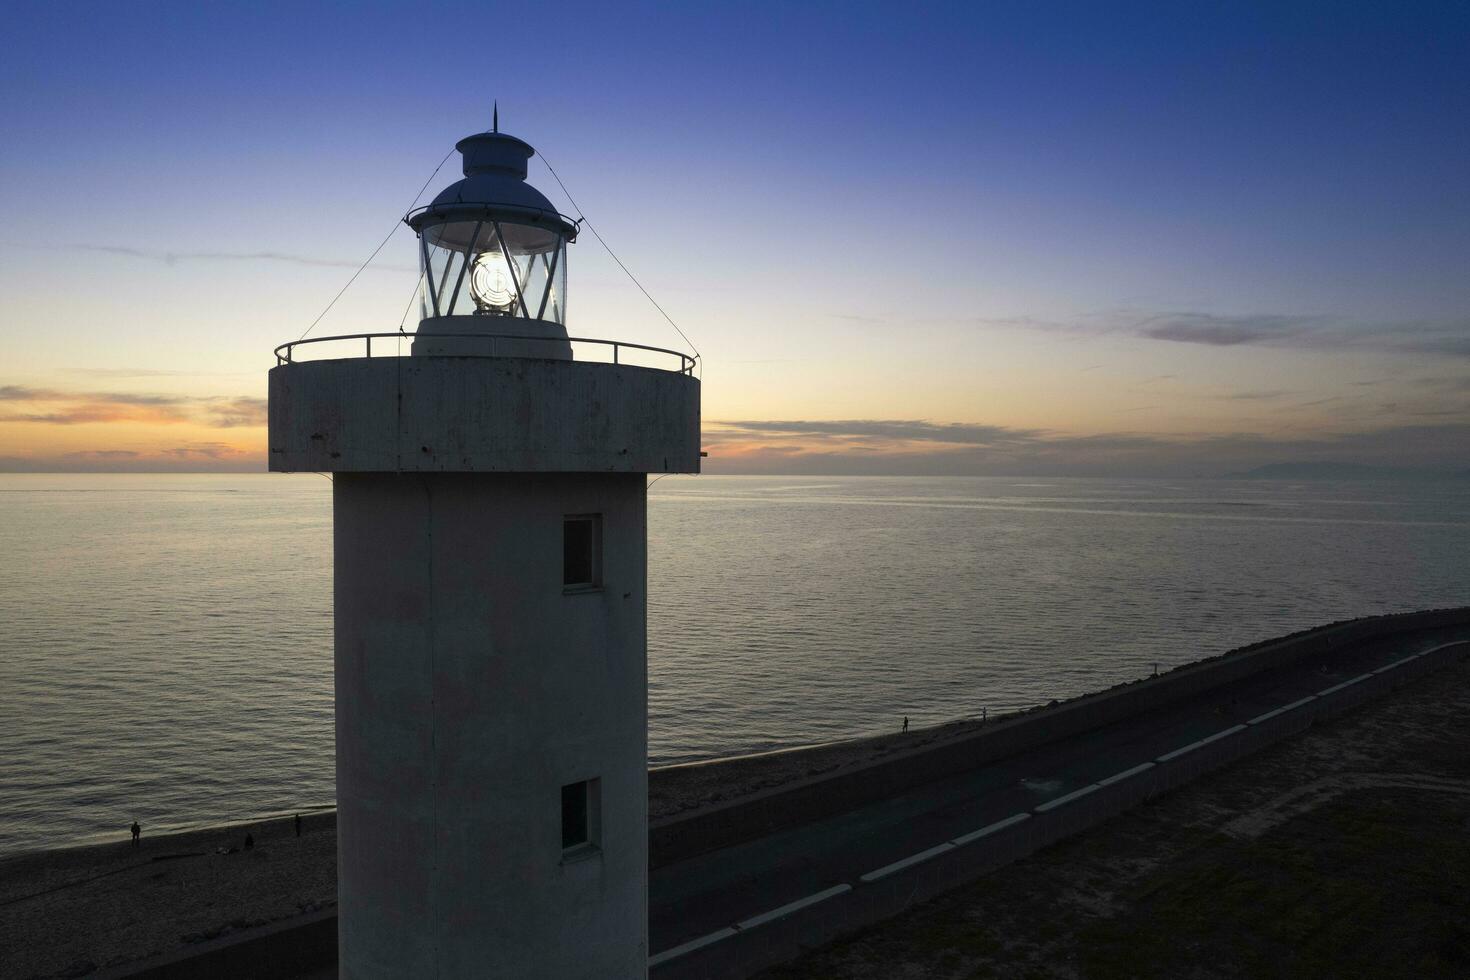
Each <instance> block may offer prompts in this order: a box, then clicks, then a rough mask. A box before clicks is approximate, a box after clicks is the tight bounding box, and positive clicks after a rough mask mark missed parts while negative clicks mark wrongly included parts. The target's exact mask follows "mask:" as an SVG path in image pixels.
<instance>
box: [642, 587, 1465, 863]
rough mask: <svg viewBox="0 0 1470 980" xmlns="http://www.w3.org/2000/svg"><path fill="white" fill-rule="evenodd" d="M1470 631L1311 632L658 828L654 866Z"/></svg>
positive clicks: (1390, 624) (1372, 623)
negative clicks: (1339, 661)
mask: <svg viewBox="0 0 1470 980" xmlns="http://www.w3.org/2000/svg"><path fill="white" fill-rule="evenodd" d="M1466 624H1470V608H1461V609H1445V610H1431V611H1428V612H1417V613H1402V614H1398V615H1391V616H1376V617H1372V618H1368V619H1358V620H1352V621H1349V622H1345V623H1337V624H1334V625H1331V626H1324V627H1320V628H1318V629H1313V630H1308V631H1306V632H1303V633H1298V634H1296V635H1294V636H1290V637H1287V638H1285V639H1281V640H1274V641H1270V642H1267V643H1262V644H1257V645H1256V646H1253V647H1245V648H1243V649H1241V650H1239V651H1235V652H1232V653H1227V654H1225V655H1223V656H1220V657H1216V658H1214V659H1212V660H1207V661H1202V662H1199V663H1194V664H1189V665H1187V666H1184V667H1180V668H1178V669H1176V670H1172V671H1170V672H1168V673H1166V674H1163V675H1161V676H1159V677H1153V678H1149V679H1147V680H1142V681H1139V682H1137V683H1134V684H1129V685H1127V686H1124V687H1118V688H1113V689H1111V690H1108V691H1103V692H1100V693H1098V694H1092V695H1087V696H1085V697H1081V698H1077V699H1075V700H1072V701H1068V702H1065V703H1062V704H1058V705H1055V706H1053V707H1047V708H1043V709H1040V710H1036V711H1032V712H1029V713H1027V714H1025V715H1022V716H1020V717H1016V718H1009V719H1006V720H1004V721H997V722H994V723H991V724H989V725H987V726H985V727H984V728H982V729H980V730H979V731H977V732H976V733H975V734H973V735H970V736H966V737H963V738H958V739H956V740H954V741H951V742H946V743H944V744H942V745H934V746H928V747H925V748H921V749H915V750H913V751H911V752H900V753H895V754H894V755H891V756H888V757H887V758H884V759H881V760H878V761H876V762H873V763H870V764H868V765H864V766H860V767H856V768H853V769H848V770H844V771H842V772H837V773H832V774H829V775H825V776H817V777H814V778H812V779H807V780H801V781H798V782H794V783H788V784H786V785H784V786H779V787H775V788H772V789H769V790H765V791H762V792H759V793H754V794H751V795H750V796H745V797H741V798H739V799H736V800H731V801H729V802H728V803H724V804H719V805H716V806H713V807H708V808H705V809H701V810H700V811H698V812H696V813H691V814H681V815H677V816H673V817H667V818H663V819H660V820H655V821H653V822H652V823H651V824H650V826H649V863H650V866H651V867H654V868H658V867H662V866H664V865H666V864H672V863H674V862H676V861H681V860H684V859H686V858H689V857H693V856H695V855H697V854H701V853H704V852H707V851H713V850H719V849H721V848H724V847H729V846H731V845H733V844H738V843H740V842H742V841H747V840H753V839H755V838H758V837H762V836H764V835H766V834H769V833H772V832H773V831H776V830H781V829H785V828H788V827H793V826H799V825H801V824H803V823H810V822H811V821H813V820H818V819H821V818H823V817H828V816H832V815H834V814H838V813H843V812H845V811H847V810H850V809H853V808H855V807H858V806H862V805H864V804H867V803H872V802H875V801H877V800H882V799H886V798H888V797H890V796H894V795H896V794H898V793H902V792H906V791H907V790H910V789H913V788H915V787H917V786H922V785H924V784H926V783H931V782H935V781H937V780H940V779H944V778H947V777H949V776H954V775H958V774H960V773H964V772H968V771H969V770H971V769H974V768H977V767H979V766H982V765H984V764H986V763H988V762H993V761H995V760H997V759H1003V758H1006V757H1007V756H1011V755H1015V754H1017V753H1018V752H1023V751H1025V750H1028V749H1031V748H1035V747H1036V746H1039V745H1044V744H1046V743H1048V742H1053V741H1056V740H1058V739H1062V738H1068V737H1071V736H1073V735H1078V734H1081V733H1083V732H1086V731H1090V730H1092V729H1094V728H1100V727H1102V726H1104V725H1109V724H1112V723H1114V722H1118V721H1122V720H1123V719H1126V718H1128V717H1131V716H1133V715H1136V714H1138V713H1140V712H1143V711H1150V710H1154V709H1157V708H1161V707H1165V706H1168V705H1170V704H1174V703H1177V702H1179V701H1182V700H1185V699H1187V698H1190V697H1193V696H1195V695H1197V694H1201V693H1203V692H1205V691H1208V690H1211V689H1213V688H1217V687H1220V686H1221V685H1224V684H1229V683H1232V682H1234V681H1239V680H1243V679H1245V678H1247V677H1250V676H1252V675H1254V674H1257V673H1260V672H1261V671H1263V670H1267V669H1270V668H1274V667H1282V666H1289V665H1292V664H1295V663H1297V662H1299V661H1301V660H1303V659H1306V658H1309V657H1317V656H1324V655H1331V654H1334V653H1337V652H1339V651H1341V650H1342V649H1343V648H1344V647H1347V646H1350V645H1355V644H1358V643H1362V642H1364V641H1367V640H1372V639H1376V638H1378V637H1382V636H1386V635H1390V634H1401V633H1405V632H1417V631H1423V630H1432V629H1440V628H1445V627H1451V626H1462V625H1466Z"/></svg>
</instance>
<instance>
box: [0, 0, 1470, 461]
mask: <svg viewBox="0 0 1470 980" xmlns="http://www.w3.org/2000/svg"><path fill="white" fill-rule="evenodd" d="M5 33H6V36H7V44H6V57H5V58H4V59H3V61H0V94H3V98H0V134H3V137H0V207H3V209H4V214H5V215H6V217H7V221H6V225H5V229H4V230H3V231H0V337H3V341H4V353H3V354H0V471H3V470H10V471H17V470H20V471H26V470H31V471H36V470H39V471H49V470H61V471H68V470H148V471H166V470H232V471H256V472H258V471H263V470H264V469H265V440H266V433H265V427H264V423H265V394H266V374H267V371H268V370H269V369H270V368H271V366H272V365H273V364H274V357H273V355H272V350H273V349H274V348H275V347H276V345H278V344H281V343H283V342H286V341H289V340H294V339H296V338H297V337H299V336H301V335H302V333H303V332H304V331H306V330H307V328H308V327H309V326H311V324H312V323H313V321H314V320H315V319H316V318H317V316H318V315H319V314H320V313H321V312H322V311H323V309H324V308H325V307H327V305H328V302H329V301H330V300H331V299H332V297H333V296H334V295H335V294H336V293H337V292H338V291H339V290H340V289H341V288H342V286H343V285H344V283H346V282H347V281H348V278H349V277H351V276H352V275H353V272H354V270H356V269H357V268H358V266H359V265H360V264H361V263H362V262H363V260H364V259H366V258H367V256H368V255H369V254H370V253H371V252H372V251H373V249H374V248H375V247H376V246H377V245H378V244H379V242H381V241H382V240H383V238H384V236H385V235H388V234H389V233H390V231H392V230H393V229H394V228H395V227H398V228H399V230H398V231H397V232H396V233H395V234H393V235H392V236H391V237H390V238H389V239H388V243H387V244H386V245H385V246H384V247H383V249H382V251H381V252H380V253H379V254H378V256H377V258H376V259H375V261H374V262H373V263H371V264H370V265H369V266H368V267H367V269H366V270H365V271H363V272H362V273H361V275H360V276H358V278H357V279H356V280H355V281H354V282H353V284H352V286H351V288H349V289H348V290H347V292H346V293H345V294H344V295H343V296H342V298H341V300H340V301H338V302H337V303H336V304H335V305H334V306H333V307H332V308H331V310H330V312H329V313H328V314H327V315H326V316H325V317H323V318H322V319H321V320H320V322H319V323H317V324H316V325H315V326H314V327H312V335H313V336H328V335H336V334H352V333H362V332H373V331H393V330H396V329H397V328H398V326H399V324H400V323H403V322H405V313H406V310H407V304H408V302H409V299H410V296H411V294H412V293H413V291H414V289H415V287H416V277H417V269H416V260H415V243H414V239H413V236H412V233H411V232H410V231H408V230H407V229H406V228H402V227H401V226H399V225H398V222H399V219H400V218H401V217H402V215H403V214H404V212H405V211H407V210H408V209H409V206H410V204H411V202H412V201H413V200H414V195H415V193H417V192H418V190H419V188H420V187H421V186H423V185H424V182H425V180H426V179H428V178H429V177H430V174H431V173H433V172H434V170H435V167H436V166H438V165H439V164H440V162H441V160H444V158H445V154H446V153H449V151H450V150H451V149H452V147H453V144H454V142H455V141H456V140H457V139H459V138H460V137H463V136H465V135H468V134H470V133H472V132H476V131H481V130H484V129H486V128H488V126H489V123H490V112H491V106H492V104H493V103H494V102H496V101H498V103H499V106H500V122H501V129H502V131H505V132H510V133H513V134H515V135H517V136H520V137H522V138H524V139H526V140H527V141H528V142H530V143H531V144H532V145H533V146H535V147H536V148H537V150H538V151H539V156H538V158H537V159H535V160H533V161H532V164H531V172H530V180H531V182H532V183H533V184H535V185H536V186H537V187H539V188H540V189H541V190H542V191H543V192H545V193H546V194H547V195H548V196H549V197H550V198H551V199H552V200H553V201H554V202H555V203H556V204H557V205H558V206H559V207H560V208H561V209H562V210H563V211H565V212H567V213H569V214H572V215H579V214H580V215H585V217H586V218H587V219H588V220H589V221H590V223H591V224H592V225H593V226H594V227H596V229H597V230H598V231H599V232H600V233H601V235H602V237H603V238H604V239H605V240H606V241H607V244H608V245H610V246H611V247H612V248H613V249H614V250H615V251H616V252H617V254H618V256H619V257H620V258H621V259H622V260H623V262H624V263H626V265H627V266H628V267H629V268H630V269H631V270H632V271H633V273H634V274H636V275H637V277H638V279H639V280H640V281H641V282H642V283H643V285H644V286H645V287H646V288H647V289H648V291H649V292H650V293H651V294H652V295H653V297H654V298H655V299H657V300H658V302H659V305H661V306H662V307H663V308H664V309H665V310H667V311H668V313H669V314H670V315H671V316H672V317H673V319H674V320H675V321H676V322H677V323H678V324H679V326H680V327H681V328H682V329H683V331H684V333H685V334H687V336H688V338H689V341H690V342H692V344H693V345H694V347H695V348H696V349H697V351H698V352H699V354H700V355H701V360H700V364H701V374H702V378H703V417H704V443H705V448H706V449H707V450H708V451H709V453H710V458H709V459H708V460H707V461H706V472H711V473H777V472H779V473H885V474H886V473H918V474H1000V475H1010V474H1051V475H1067V474H1073V475H1141V476H1148V475H1167V476H1214V475H1219V474H1222V473H1228V472H1233V471H1238V470H1241V469H1248V468H1250V467H1254V466H1260V465H1265V464H1269V463H1278V462H1294V461H1329V460H1330V461H1343V462H1356V463H1367V464H1374V465H1388V466H1400V467H1415V468H1427V469H1440V470H1458V469H1464V468H1465V467H1466V466H1470V273H1467V259H1470V193H1467V186H1470V180H1467V178H1470V131H1467V127H1466V125H1465V120H1466V119H1470V6H1467V5H1466V4H1464V3H1458V2H1455V3H1435V2H1415V3H1412V4H1402V3H1382V4H1365V3H1352V2H1341V0H1339V2H1335V3H1323V4H1307V3H1291V2H1286V0H1277V2H1271V3H1259V4H1252V3H1229V4H1218V5H1216V4H1208V3H1188V4H1180V3H1177V2H1176V3H1157V4H1130V3H1123V2H1118V3H1109V4H1096V3H1076V4H1071V3H1062V2H1056V3H1036V2H1025V3H983V2H972V3H963V4H925V3H910V4H893V3H881V4H863V3H840V4H820V3H811V4H763V3H741V4H649V5H644V4H585V5H579V4H558V3H555V2H543V3H538V4H532V5H527V4H524V3H519V4H498V3H485V2H481V3H473V4H432V3H411V4H410V3H376V4H374V3H352V4H345V3H344V4H314V3H302V2H294V3H289V4H287V3H271V2H258V3H252V4H201V3H188V4H184V3H177V4H175V3H163V2H154V3H130V4H117V3H108V4H101V3H70V4H54V3H40V2H29V0H19V2H17V3H14V4H11V5H8V6H7V12H6V32H5ZM457 161H458V157H457V155H456V156H455V157H454V158H453V159H450V160H448V161H447V162H445V163H444V164H443V168H442V169H440V170H439V171H438V173H437V174H435V175H434V177H433V179H432V180H430V181H429V186H428V190H427V191H426V194H427V195H430V196H431V195H432V194H433V193H435V192H437V190H439V189H440V188H442V187H443V186H445V185H447V184H449V183H451V182H452V181H453V180H455V179H457V178H458V176H459V174H458V168H457V166H456V164H457ZM548 161H549V163H550V165H551V166H553V167H555V168H556V172H557V174H559V175H560V177H561V179H562V181H563V182H564V183H565V185H566V188H567V189H568V190H569V191H570V192H571V194H572V195H573V196H574V197H575V204H573V203H572V202H571V201H569V200H568V199H567V197H566V195H565V194H564V193H563V192H562V189H561V188H560V187H558V186H557V184H556V181H555V180H554V179H553V178H552V177H551V175H550V173H549V172H548V171H547V169H546V162H548ZM568 297H569V303H568V326H569V329H570V331H571V333H572V334H573V335H574V336H582V337H596V338H606V339H619V340H631V341H634V342H640V343H646V344H653V345H657V346H662V347H678V348H683V349H688V346H687V345H686V344H685V342H684V341H683V340H682V339H681V338H680V336H679V335H678V334H677V333H676V332H675V330H674V328H673V327H672V326H670V324H669V323H668V322H667V321H666V320H665V319H664V318H663V317H662V316H661V315H660V314H659V312H658V311H657V310H656V309H654V308H653V307H652V306H651V305H650V303H649V302H648V300H647V299H646V298H645V297H644V296H643V295H642V293H641V292H639V290H638V289H637V288H636V286H634V285H633V283H632V282H630V281H629V279H628V278H627V277H626V276H625V275H624V274H623V273H622V271H621V270H620V269H619V268H618V267H617V266H616V265H615V264H614V262H613V261H612V260H611V259H610V258H609V256H608V253H607V252H606V251H605V250H604V249H603V247H602V246H601V245H600V244H599V243H598V242H597V240H596V238H594V237H593V236H592V235H590V234H587V233H586V232H585V231H584V232H583V234H582V235H581V237H580V238H579V240H578V242H577V243H576V244H575V245H574V246H572V248H571V254H570V257H569V259H568ZM414 316H415V314H412V313H409V314H407V320H406V326H407V329H409V330H412V329H413V326H414Z"/></svg>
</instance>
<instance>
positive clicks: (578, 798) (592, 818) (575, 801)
mask: <svg viewBox="0 0 1470 980" xmlns="http://www.w3.org/2000/svg"><path fill="white" fill-rule="evenodd" d="M601 782H602V781H601V780H599V779H584V780H582V781H581V782H577V783H568V784H567V785H565V786H563V787H562V788H561V849H562V853H563V854H566V853H568V852H578V851H586V850H591V849H594V848H596V847H598V846H599V844H600V840H599V833H598V831H599V830H600V828H599V826H598V824H599V822H600V821H599V817H600V813H599V810H600V806H599V804H600V803H601V800H600V799H599V797H600V795H601V792H600V790H601Z"/></svg>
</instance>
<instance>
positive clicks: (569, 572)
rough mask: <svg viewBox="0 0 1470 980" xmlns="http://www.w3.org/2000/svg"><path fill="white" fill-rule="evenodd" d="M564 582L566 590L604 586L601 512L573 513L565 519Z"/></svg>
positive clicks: (563, 529) (562, 582) (562, 580)
mask: <svg viewBox="0 0 1470 980" xmlns="http://www.w3.org/2000/svg"><path fill="white" fill-rule="evenodd" d="M561 540H562V545H561V548H562V552H561V556H562V562H561V584H562V586H563V587H565V588H567V589H596V588H600V587H601V586H602V515H601V514H574V515H572V516H570V517H567V518H566V519H564V520H563V522H562V539H561Z"/></svg>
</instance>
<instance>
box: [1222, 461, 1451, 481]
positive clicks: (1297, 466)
mask: <svg viewBox="0 0 1470 980" xmlns="http://www.w3.org/2000/svg"><path fill="white" fill-rule="evenodd" d="M1226 475H1227V476H1228V477H1230V478H1232V479H1239V480H1424V479H1435V478H1443V477H1446V476H1462V477H1463V476H1470V470H1465V471H1464V472H1462V473H1442V472H1434V471H1432V470H1410V469H1403V468H1400V467H1394V466H1367V465H1364V464H1363V463H1270V464H1268V465H1266V466H1257V467H1256V468H1255V469H1253V470H1246V471H1245V472H1244V473H1229V474H1226Z"/></svg>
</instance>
